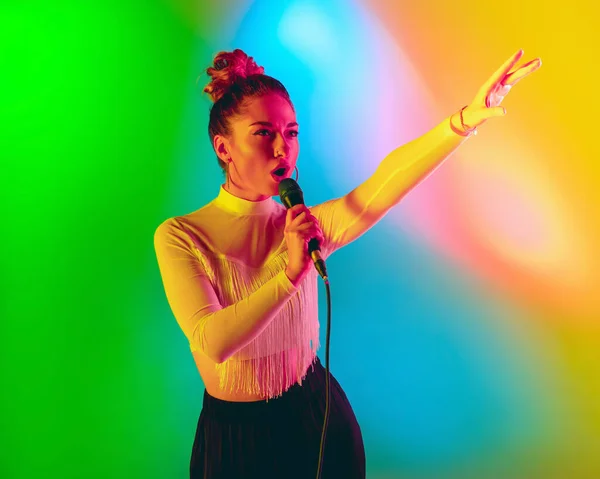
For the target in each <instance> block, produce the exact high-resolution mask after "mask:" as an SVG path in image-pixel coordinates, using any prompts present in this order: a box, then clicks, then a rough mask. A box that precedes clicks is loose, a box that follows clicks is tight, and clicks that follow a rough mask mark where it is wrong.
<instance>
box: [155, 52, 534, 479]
mask: <svg viewBox="0 0 600 479" xmlns="http://www.w3.org/2000/svg"><path fill="white" fill-rule="evenodd" d="M522 54H523V52H522V51H519V52H517V53H516V54H515V55H513V56H512V57H511V58H510V59H509V60H508V61H507V62H506V63H505V64H504V65H503V66H502V67H501V68H500V69H499V70H498V71H497V72H496V73H495V74H494V75H493V76H492V77H491V78H490V80H489V81H488V82H487V83H486V84H485V85H484V86H483V87H482V88H481V90H480V91H479V93H478V94H477V95H476V97H475V99H474V100H473V102H472V103H471V104H470V105H468V106H466V107H465V108H463V109H461V110H460V111H458V112H457V113H455V114H453V115H452V116H451V117H449V118H447V119H446V120H444V121H443V122H442V123H440V124H439V125H438V126H436V127H435V128H434V129H432V130H431V131H429V132H428V133H426V134H424V135H423V136H421V137H420V138H417V139H416V140H414V141H412V142H410V143H408V144H406V145H404V146H402V147H400V148H398V149H396V150H394V151H393V152H391V153H390V154H389V155H388V156H387V157H386V158H384V159H383V161H382V162H381V164H380V165H379V167H378V169H377V170H376V171H375V173H374V174H373V175H372V176H371V177H370V178H368V179H367V180H366V181H365V182H364V183H362V184H360V185H359V186H358V187H357V188H356V189H354V190H353V191H351V192H350V193H348V194H347V195H345V196H343V197H341V198H337V199H333V200H330V201H327V202H325V203H322V204H320V205H317V206H315V207H312V208H308V207H306V206H304V205H297V206H294V207H292V208H290V209H289V210H286V208H285V207H284V206H282V205H281V204H279V203H278V202H276V201H274V200H273V196H276V195H278V185H279V182H280V181H281V180H282V179H283V178H288V177H290V176H291V175H292V173H293V172H294V170H296V171H297V169H296V162H297V160H298V153H299V143H298V128H299V126H298V123H297V120H296V113H295V110H294V106H293V104H292V101H291V99H290V97H289V94H288V92H287V90H286V89H285V87H284V86H283V85H282V84H281V83H280V82H279V81H278V80H276V79H274V78H272V77H269V76H267V75H265V74H264V69H263V68H262V67H259V66H257V64H256V63H255V62H254V61H253V59H252V58H251V57H248V56H247V55H246V54H245V53H244V52H243V51H241V50H234V51H233V52H220V53H218V54H217V55H216V57H215V58H214V62H213V66H212V67H210V68H208V69H207V73H208V75H209V76H210V77H211V78H212V80H211V81H210V83H209V84H208V86H206V88H205V92H207V93H208V94H209V95H210V97H211V99H212V100H213V102H214V104H213V106H212V108H211V112H210V123H209V134H210V139H211V141H212V144H213V147H214V151H215V153H216V155H217V157H218V162H219V165H220V166H221V168H223V170H224V172H225V175H226V181H225V183H224V184H223V185H221V187H220V190H219V193H218V195H217V196H216V198H215V199H214V200H213V201H211V202H210V203H208V204H207V205H205V206H203V207H201V208H199V209H198V210H196V211H194V212H192V213H189V214H186V215H183V216H176V217H173V218H169V219H167V220H166V221H164V222H163V223H162V224H161V225H160V226H159V227H158V228H157V230H156V233H155V238H154V240H155V249H156V254H157V259H158V264H159V268H160V272H161V276H162V280H163V284H164V288H165V292H166V296H167V299H168V301H169V304H170V306H171V309H172V311H173V314H174V316H175V318H176V320H177V321H178V323H179V325H180V327H181V329H182V331H183V332H184V334H185V335H186V338H187V339H188V341H189V344H190V349H191V352H192V355H193V357H194V360H195V362H196V365H197V367H198V371H199V373H200V375H201V377H202V380H203V382H204V384H205V393H204V398H203V407H202V412H201V414H200V418H199V421H198V425H197V430H196V437H195V441H194V444H193V447H192V454H191V464H190V474H191V477H192V478H205V479H215V478H236V479H237V478H239V479H242V478H255V477H257V478H258V477H260V478H278V479H283V478H286V479H287V478H312V477H315V475H316V471H317V462H318V457H319V445H320V440H321V432H322V427H323V419H324V411H325V369H324V368H323V366H322V365H321V363H320V361H319V359H318V357H317V355H316V352H317V349H318V347H319V320H318V317H317V312H318V304H317V279H318V278H317V273H316V271H315V269H314V267H313V266H312V264H311V263H312V260H311V258H310V256H309V255H308V253H307V243H308V240H310V239H311V238H318V239H319V241H320V244H321V253H322V256H323V258H325V259H326V258H327V257H328V256H329V255H330V254H331V253H333V252H334V251H335V250H337V249H338V248H340V247H342V246H344V245H346V244H348V243H350V242H351V241H353V240H355V239H356V238H358V237H359V236H361V235H362V234H363V233H365V232H366V231H367V230H368V229H369V228H371V227H372V226H373V225H374V224H375V223H377V222H378V221H379V220H380V219H381V218H382V217H383V216H384V215H385V214H386V212H387V211H388V210H389V209H390V208H392V207H393V206H394V205H395V204H397V203H398V202H399V201H400V199H401V198H402V197H403V196H404V195H405V194H406V193H407V192H408V191H409V190H410V189H411V188H412V187H413V186H415V185H416V184H417V183H418V182H419V181H421V180H422V179H423V178H424V177H425V176H426V175H427V174H428V173H430V172H431V171H432V170H433V169H434V168H435V167H436V166H437V165H438V164H439V163H440V162H441V161H443V160H444V159H445V158H447V157H448V156H449V155H450V154H451V153H452V152H453V151H455V150H456V148H458V146H459V145H461V144H462V143H463V142H464V141H465V140H466V139H467V138H468V137H469V136H471V135H472V134H474V133H476V127H477V126H479V125H481V124H482V123H483V122H485V121H486V120H487V119H489V118H491V117H494V116H501V115H503V114H504V113H505V111H504V108H502V107H500V106H499V105H500V102H501V101H502V99H503V97H504V95H506V94H507V93H508V91H509V90H510V88H511V87H512V86H513V85H514V84H515V83H516V82H517V81H519V80H520V79H522V78H524V77H525V76H527V75H528V74H530V73H531V72H533V71H534V70H536V69H537V68H539V66H540V65H541V62H540V60H539V59H535V60H533V61H531V62H529V63H527V64H525V65H523V66H521V67H519V68H516V67H515V65H516V64H517V62H518V61H519V60H520V58H521V56H522ZM330 381H331V391H332V392H331V405H330V419H329V425H328V429H327V440H326V447H325V450H324V462H323V477H324V478H345V479H353V478H357V479H358V478H364V477H365V452H364V446H363V440H362V435H361V430H360V427H359V425H358V423H357V420H356V417H355V415H354V412H353V410H352V407H351V406H350V404H349V402H348V399H347V397H346V395H345V394H344V391H343V390H342V387H341V386H340V384H339V383H338V382H337V381H336V380H335V378H334V377H333V376H331V375H330Z"/></svg>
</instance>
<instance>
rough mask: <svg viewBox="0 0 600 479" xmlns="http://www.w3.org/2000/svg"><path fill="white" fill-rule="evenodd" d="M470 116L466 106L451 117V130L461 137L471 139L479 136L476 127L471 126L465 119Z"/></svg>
mask: <svg viewBox="0 0 600 479" xmlns="http://www.w3.org/2000/svg"><path fill="white" fill-rule="evenodd" d="M467 115H468V106H464V107H463V108H461V109H460V110H459V111H457V112H456V113H454V114H453V115H452V116H451V117H450V128H451V129H452V131H453V132H454V133H456V134H457V135H460V136H464V137H469V136H471V135H476V134H477V127H476V126H469V123H468V121H467V120H465V117H467Z"/></svg>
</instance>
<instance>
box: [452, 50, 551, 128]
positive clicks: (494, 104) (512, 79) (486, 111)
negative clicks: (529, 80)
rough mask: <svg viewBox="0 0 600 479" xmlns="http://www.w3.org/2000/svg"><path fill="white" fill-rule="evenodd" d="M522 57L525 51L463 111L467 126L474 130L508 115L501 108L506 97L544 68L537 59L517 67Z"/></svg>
mask: <svg viewBox="0 0 600 479" xmlns="http://www.w3.org/2000/svg"><path fill="white" fill-rule="evenodd" d="M522 56H523V50H519V51H518V52H517V53H515V54H514V55H512V56H511V57H510V58H509V59H508V60H506V62H505V63H504V65H502V66H501V67H500V68H499V69H498V70H497V71H496V73H494V74H493V75H492V76H491V77H490V79H489V80H488V81H487V82H485V84H484V85H483V86H482V87H481V88H480V89H479V91H478V92H477V95H476V96H475V98H474V99H473V101H472V102H471V103H470V104H469V105H468V106H467V107H466V108H465V109H464V110H463V120H464V124H465V126H468V127H469V128H474V127H476V126H479V125H481V124H482V123H484V122H485V121H486V120H488V119H490V118H493V117H496V116H504V115H506V110H505V109H504V107H502V106H500V103H502V100H504V97H505V96H506V95H507V94H508V92H509V91H510V89H511V88H512V87H513V86H515V85H516V84H517V83H518V82H519V81H521V80H522V79H523V78H525V77H526V76H528V75H530V74H531V73H533V72H534V71H536V70H537V69H538V68H540V67H541V66H542V60H540V59H539V58H535V59H534V60H531V61H529V62H527V63H525V64H524V65H521V66H520V67H516V66H515V65H516V64H517V63H518V62H519V60H520V59H521V57H522Z"/></svg>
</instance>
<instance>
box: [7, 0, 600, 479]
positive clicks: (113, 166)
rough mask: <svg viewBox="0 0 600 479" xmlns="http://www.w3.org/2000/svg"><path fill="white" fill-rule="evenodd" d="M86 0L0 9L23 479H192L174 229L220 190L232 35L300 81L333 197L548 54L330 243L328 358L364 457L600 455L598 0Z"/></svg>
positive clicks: (448, 469) (437, 478)
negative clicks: (170, 261) (515, 64)
mask: <svg viewBox="0 0 600 479" xmlns="http://www.w3.org/2000/svg"><path fill="white" fill-rule="evenodd" d="M80 3H81V4H77V5H74V4H73V3H71V4H69V3H60V4H53V6H52V7H50V6H48V5H47V4H46V3H42V2H33V1H30V2H10V1H8V2H2V3H1V4H0V21H1V22H2V25H1V28H0V40H1V42H0V58H2V65H3V68H2V71H3V74H2V76H1V79H0V87H1V88H0V95H1V97H0V99H1V101H0V111H1V115H0V122H1V123H0V127H1V130H0V156H1V160H2V163H1V164H2V173H1V174H0V181H1V184H0V186H1V189H0V194H1V195H2V196H1V201H2V203H1V204H2V212H3V221H2V222H1V223H2V235H1V238H2V239H1V241H2V245H1V246H2V253H3V254H2V255H1V264H0V265H1V270H0V271H1V276H0V277H1V279H2V296H1V299H2V301H1V302H0V307H1V310H2V311H1V312H2V321H1V322H0V324H1V327H2V331H1V334H2V335H1V339H2V347H1V348H0V357H1V364H2V395H1V396H2V404H1V406H2V416H1V417H2V422H1V424H0V435H1V436H0V439H1V440H2V444H3V446H2V450H1V452H0V455H1V462H0V476H1V477H3V478H14V479H17V478H18V479H21V478H33V477H45V478H55V477H56V478H62V479H67V478H82V477H86V478H138V477H139V478H184V477H187V470H188V464H189V456H190V450H191V445H192V442H193V437H194V433H195V428H196V423H197V420H198V415H199V413H200V408H201V398H202V393H203V385H202V382H201V380H200V378H199V376H198V374H197V372H196V369H195V366H194V364H193V361H192V358H191V355H190V354H189V351H188V348H187V342H186V340H185V338H184V336H183V334H182V333H181V331H180V330H179V328H178V326H177V323H176V322H175V320H174V318H173V316H172V314H171V312H170V309H169V306H168V304H167V302H166V299H165V296H164V292H163V289H162V283H161V280H160V276H159V273H158V268H157V264H156V259H155V256H154V250H153V242H152V240H153V233H154V230H155V228H156V227H157V226H158V224H159V223H160V222H162V221H163V220H164V219H166V218H168V217H170V216H174V215H181V214H185V213H188V212H190V211H193V210H195V209H197V208H198V207H200V206H202V205H203V204H205V203H206V202H208V201H210V200H211V199H212V198H213V197H214V196H215V195H216V194H217V192H218V188H219V185H220V183H221V180H222V176H221V173H220V170H219V168H218V166H217V162H216V159H215V158H214V155H213V152H212V150H211V146H210V143H209V141H208V134H207V131H206V130H207V120H208V108H209V106H210V103H209V101H208V99H207V98H206V97H205V96H203V95H202V94H200V89H199V87H198V86H197V85H196V79H197V77H198V76H199V75H201V74H202V72H203V70H204V69H205V68H206V67H207V66H208V65H209V64H210V63H211V61H212V57H213V55H214V54H215V53H216V52H218V51H220V50H223V49H226V50H228V49H233V48H236V47H239V48H243V49H244V50H246V51H247V52H248V53H249V54H250V55H252V56H254V58H255V59H256V60H257V62H258V63H259V64H261V65H263V66H265V68H266V72H267V73H268V74H271V75H273V76H275V77H277V78H279V79H280V80H281V81H282V82H283V83H284V84H285V85H286V86H287V87H288V89H289V90H290V93H291V95H292V98H293V100H294V102H295V105H296V108H297V112H298V118H299V122H300V124H301V145H302V146H301V155H300V159H299V166H300V182H301V184H302V186H303V189H304V191H305V197H306V198H307V202H309V203H311V204H315V203H318V202H320V201H324V200H326V199H329V198H331V197H335V196H339V195H342V194H344V193H346V192H348V191H349V190H350V189H352V188H353V187H354V186H356V184H357V183H358V182H360V181H361V180H363V179H365V178H366V177H367V176H368V175H369V174H370V173H371V172H372V171H374V169H375V167H376V165H377V164H378V162H379V161H380V160H381V159H382V158H383V157H384V156H385V155H386V153H388V152H389V151H391V150H392V149H393V148H395V147H396V146H399V145H401V144H403V143H405V142H406V141H409V140H410V139H412V138H414V137H416V136H418V135H420V134H422V133H424V132H425V131H427V130H428V129H429V128H431V127H433V126H434V125H435V124H437V123H438V122H440V121H442V120H443V119H444V118H445V117H446V116H447V115H449V114H451V113H452V112H454V111H456V110H457V109H458V108H460V107H462V106H463V105H465V104H466V103H468V102H469V101H470V100H471V98H472V97H473V96H474V95H475V93H476V91H477V89H478V88H479V87H480V86H481V85H482V84H483V82H484V81H485V80H486V79H487V78H488V77H489V76H490V75H491V74H492V73H493V72H494V71H495V70H496V69H497V68H498V67H499V66H500V65H501V64H502V63H503V62H504V60H505V59H506V58H508V57H509V56H510V55H511V54H512V53H513V52H515V51H516V50H517V49H518V48H523V49H524V50H525V59H526V60H529V59H531V58H533V57H535V56H540V57H541V58H542V59H543V62H544V66H543V67H542V69H541V70H540V71H538V72H536V73H535V74H534V75H533V76H532V77H530V78H528V79H526V80H524V81H523V82H522V83H520V84H519V85H518V86H517V87H515V89H513V91H512V92H511V93H510V94H509V95H508V97H507V98H506V100H505V101H504V103H503V105H504V106H505V107H506V109H507V110H508V114H507V116H506V117H505V118H497V119H493V120H491V121H489V122H488V123H487V124H485V125H484V126H483V127H482V128H481V129H480V134H479V135H478V136H477V137H475V138H472V139H470V140H469V141H468V142H467V143H466V144H465V145H463V146H462V147H461V149H460V150H459V151H458V152H457V153H456V154H455V155H454V156H453V157H452V158H450V159H449V160H448V161H446V162H445V163H443V164H442V166H441V167H439V168H438V169H437V170H436V171H435V173H434V174H433V175H432V176H430V177H428V178H427V179H426V180H425V181H424V182H422V183H421V184H420V185H419V186H418V187H417V188H416V189H414V190H413V191H412V192H411V193H409V194H408V195H407V196H406V197H405V198H404V200H403V201H402V202H401V203H400V204H399V205H398V206H397V207H396V208H395V209H394V210H393V211H392V212H390V213H389V215H388V216H386V218H385V219H384V220H383V221H382V222H381V223H380V224H379V225H377V226H376V227H375V228H374V229H372V230H371V231H370V232H369V233H367V234H366V235H365V236H364V237H362V238H361V239H360V240H358V241H357V242H355V243H353V244H351V245H349V246H347V247H346V248H345V249H343V250H341V251H339V252H338V253H336V254H335V255H334V256H332V257H331V258H330V260H329V261H328V269H329V272H330V275H331V279H332V295H333V319H332V323H333V326H332V340H331V367H332V371H333V373H334V374H335V375H336V376H337V378H338V379H339V380H340V382H341V383H342V385H343V386H344V388H345V389H346V391H347V394H348V396H349V398H350V400H351V402H352V404H353V406H354V409H355V411H356V414H357V417H358V419H359V422H360V424H361V427H362V430H363V434H364V440H365V447H366V452H367V464H368V477H369V478H372V479H384V478H386V479H388V478H410V479H450V478H452V479H466V478H468V479H470V478H478V479H482V478H485V479H488V478H489V479H512V478H515V479H520V478H523V479H537V478H540V479H541V478H544V479H554V478H556V479H562V478H568V479H584V478H598V477H600V255H599V254H598V249H597V245H598V244H599V243H600V201H599V200H600V194H599V193H598V192H597V190H596V188H597V186H598V180H599V179H600V178H599V177H600V167H599V162H598V158H599V157H600V155H599V153H600V151H599V150H600V146H599V145H600V143H599V142H598V130H597V116H598V112H599V111H600V100H599V97H598V95H597V84H596V83H597V76H596V75H595V73H596V72H595V69H596V67H597V62H596V59H597V47H598V45H599V44H600V34H599V33H597V32H598V29H597V18H598V16H599V14H600V7H598V6H597V5H594V6H592V4H593V2H589V1H585V2H584V1H580V0H575V1H571V2H562V3H561V4H556V5H555V6H552V5H551V4H549V3H548V2H546V1H541V0H535V1H529V2H525V3H523V2H522V1H521V0H505V1H504V2H501V3H498V2H482V1H480V0H463V1H462V2H460V5H457V4H456V2H448V1H442V0H427V1H423V0H421V1H419V2H416V1H397V2H395V1H391V0H390V1H383V0H371V1H369V0H364V1H358V0H356V1H348V0H344V1H342V0H333V1H281V0H277V1H275V0H273V1H268V0H265V1H254V2H250V1H241V0H227V1H219V2H217V1H212V2H202V3H200V2H197V1H188V0H171V1H167V0H164V1H157V0H155V1H144V2H138V1H129V2H116V1H113V2H102V3H101V4H94V5H93V6H91V5H88V4H87V3H85V4H84V2H80ZM595 32H596V33H595ZM207 79H208V77H206V76H205V75H202V77H201V83H200V87H202V86H204V84H205V83H206V81H207ZM323 291H324V290H323V289H321V292H323ZM324 303H325V298H324V295H322V296H321V304H322V312H324ZM321 318H322V325H323V327H322V336H323V342H324V337H325V327H324V326H325V316H324V315H322V316H321ZM324 352H325V351H324V349H321V351H320V355H321V357H322V358H323V357H324Z"/></svg>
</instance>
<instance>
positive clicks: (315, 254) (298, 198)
mask: <svg viewBox="0 0 600 479" xmlns="http://www.w3.org/2000/svg"><path fill="white" fill-rule="evenodd" d="M279 198H280V199H281V202H282V203H283V204H284V206H285V207H286V208H288V209H289V208H291V207H292V206H296V205H303V204H304V194H303V193H302V190H301V189H300V186H299V185H298V183H296V181H295V180H293V179H292V178H284V179H283V180H281V181H280V183H279ZM308 254H309V255H310V257H311V258H312V260H313V263H314V264H315V268H316V269H317V271H318V273H319V274H320V275H321V278H323V279H324V280H325V282H328V281H329V280H328V278H327V268H326V267H325V260H324V259H323V258H321V246H320V245H319V240H317V239H316V238H311V239H310V240H309V242H308Z"/></svg>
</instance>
